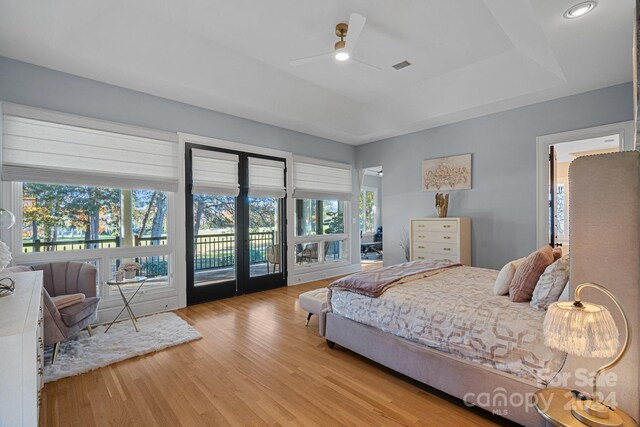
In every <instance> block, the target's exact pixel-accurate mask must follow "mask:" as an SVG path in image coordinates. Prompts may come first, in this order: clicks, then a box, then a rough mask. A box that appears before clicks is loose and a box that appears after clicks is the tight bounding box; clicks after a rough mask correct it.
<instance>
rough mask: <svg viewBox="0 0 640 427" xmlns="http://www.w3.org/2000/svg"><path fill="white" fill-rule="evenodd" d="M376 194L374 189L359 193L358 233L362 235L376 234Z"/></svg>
mask: <svg viewBox="0 0 640 427" xmlns="http://www.w3.org/2000/svg"><path fill="white" fill-rule="evenodd" d="M376 193H377V191H376V190H375V189H363V190H362V191H361V192H360V197H359V200H358V209H359V212H360V233H362V234H365V233H370V234H373V233H375V232H376V225H377V218H376V198H377V194H376Z"/></svg>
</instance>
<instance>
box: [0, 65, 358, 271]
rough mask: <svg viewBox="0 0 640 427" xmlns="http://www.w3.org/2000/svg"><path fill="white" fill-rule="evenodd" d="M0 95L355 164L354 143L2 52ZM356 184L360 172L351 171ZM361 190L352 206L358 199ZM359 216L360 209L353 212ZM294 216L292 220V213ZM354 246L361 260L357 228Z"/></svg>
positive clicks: (30, 103) (33, 104)
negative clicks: (24, 60) (27, 61)
mask: <svg viewBox="0 0 640 427" xmlns="http://www.w3.org/2000/svg"><path fill="white" fill-rule="evenodd" d="M0 101H7V102H13V103H17V104H23V105H28V106H31V107H39V108H46V109H49V110H54V111H60V112H64V113H71V114H77V115H81V116H85V117H93V118H97V119H102V120H109V121H113V122H117V123H125V124H131V125H136V126H143V127H147V128H152V129H159V130H165V131H169V132H186V133H191V134H195V135H202V136H208V137H212V138H219V139H224V140H227V141H235V142H242V143H245V144H252V145H258V146H261V147H267V148H274V149H278V150H284V151H289V152H292V153H294V154H300V155H305V156H310V157H315V158H319V159H325V160H332V161H338V162H342V163H351V164H352V165H355V147H354V146H351V145H347V144H342V143H339V142H336V141H331V140H327V139H323V138H318V137H315V136H311V135H307V134H304V133H300V132H295V131H291V130H288V129H283V128H279V127H275V126H271V125H266V124H264V123H259V122H255V121H252V120H246V119H243V118H240V117H236V116H231V115H228V114H223V113H219V112H215V111H211V110H207V109H204V108H199V107H194V106H192V105H188V104H184V103H180V102H176V101H171V100H169V99H166V98H160V97H156V96H152V95H148V94H145V93H142V92H136V91H133V90H129V89H124V88H121V87H118V86H113V85H109V84H106V83H100V82H97V81H95V80H89V79H85V78H82V77H77V76H73V75H70V74H66V73H61V72H58V71H54V70H51V69H48V68H43V67H38V66H35V65H32V64H27V63H24V62H19V61H14V60H12V59H8V58H4V57H0ZM353 183H354V188H357V184H358V178H357V174H356V173H355V170H354V174H353ZM357 201H358V200H357V194H356V195H354V199H353V206H356V207H357V206H358V205H357ZM352 215H353V216H354V218H357V212H352ZM290 220H293V219H292V218H291V219H290ZM352 235H353V236H354V238H353V239H352V245H351V251H352V253H353V254H355V255H354V256H353V261H354V263H359V262H360V259H359V255H358V254H359V242H358V239H357V236H358V229H357V226H355V225H354V227H353V228H352Z"/></svg>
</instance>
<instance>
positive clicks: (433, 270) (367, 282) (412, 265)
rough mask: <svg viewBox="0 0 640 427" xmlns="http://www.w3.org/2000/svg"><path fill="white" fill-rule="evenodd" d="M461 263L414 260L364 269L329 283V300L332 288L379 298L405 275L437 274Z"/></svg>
mask: <svg viewBox="0 0 640 427" xmlns="http://www.w3.org/2000/svg"><path fill="white" fill-rule="evenodd" d="M459 266H461V264H454V263H453V262H451V261H448V260H439V261H412V262H405V263H403V264H397V265H392V266H389V267H384V268H380V269H377V270H371V271H362V272H360V273H355V274H352V275H351V276H347V277H343V278H341V279H338V280H336V281H335V282H333V283H332V284H330V285H329V301H331V291H332V290H334V289H335V290H343V291H349V292H354V293H357V294H360V295H365V296H368V297H371V298H378V297H379V296H380V295H382V294H383V293H384V292H385V291H386V290H387V289H389V288H390V287H392V286H394V285H396V284H397V283H398V282H399V281H400V280H402V279H403V278H405V277H408V276H413V275H415V274H425V276H424V277H427V276H429V275H433V274H437V273H438V272H440V271H441V270H442V269H445V268H451V267H459Z"/></svg>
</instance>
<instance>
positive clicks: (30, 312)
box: [0, 271, 44, 427]
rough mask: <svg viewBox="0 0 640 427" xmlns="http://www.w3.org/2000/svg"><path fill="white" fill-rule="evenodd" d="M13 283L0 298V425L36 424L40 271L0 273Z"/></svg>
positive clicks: (39, 375)
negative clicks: (11, 291) (8, 292)
mask: <svg viewBox="0 0 640 427" xmlns="http://www.w3.org/2000/svg"><path fill="white" fill-rule="evenodd" d="M1 277H11V278H12V279H13V280H15V282H16V291H15V293H13V294H12V295H9V296H6V297H2V298H0V426H2V427H5V426H6V427H13V426H20V427H23V426H24V427H30V426H34V427H35V426H37V425H38V411H39V406H40V389H41V388H42V385H43V377H42V373H43V371H42V369H43V354H42V352H43V350H44V339H43V336H42V328H43V311H42V309H43V307H42V272H41V271H33V272H25V273H2V272H0V278H1Z"/></svg>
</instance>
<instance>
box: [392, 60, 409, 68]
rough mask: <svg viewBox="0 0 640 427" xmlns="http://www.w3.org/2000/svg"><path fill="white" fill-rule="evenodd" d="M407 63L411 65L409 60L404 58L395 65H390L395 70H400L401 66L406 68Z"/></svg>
mask: <svg viewBox="0 0 640 427" xmlns="http://www.w3.org/2000/svg"><path fill="white" fill-rule="evenodd" d="M409 65H411V62H409V61H407V60H404V61H402V62H398V63H397V64H396V65H392V67H393V68H395V69H396V70H402V69H403V68H407V67H408V66H409Z"/></svg>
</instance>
